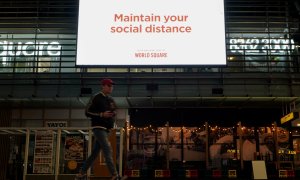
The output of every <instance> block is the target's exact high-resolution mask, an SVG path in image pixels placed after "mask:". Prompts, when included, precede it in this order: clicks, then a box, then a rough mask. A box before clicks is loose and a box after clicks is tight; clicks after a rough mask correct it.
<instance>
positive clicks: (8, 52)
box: [0, 41, 61, 64]
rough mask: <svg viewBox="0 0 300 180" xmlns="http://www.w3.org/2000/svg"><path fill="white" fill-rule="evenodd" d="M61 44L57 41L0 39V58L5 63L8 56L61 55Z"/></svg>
mask: <svg viewBox="0 0 300 180" xmlns="http://www.w3.org/2000/svg"><path fill="white" fill-rule="evenodd" d="M60 54H61V45H60V44H59V42H57V41H52V42H47V41H44V42H34V41H28V42H17V43H16V42H12V41H0V58H1V57H2V63H4V64H5V62H6V59H7V57H17V56H34V55H36V56H60Z"/></svg>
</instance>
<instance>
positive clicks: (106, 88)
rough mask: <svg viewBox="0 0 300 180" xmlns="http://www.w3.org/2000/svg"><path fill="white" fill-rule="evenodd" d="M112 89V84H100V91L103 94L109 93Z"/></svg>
mask: <svg viewBox="0 0 300 180" xmlns="http://www.w3.org/2000/svg"><path fill="white" fill-rule="evenodd" d="M112 91H113V85H112V84H105V85H102V92H103V93H105V94H111V93H112Z"/></svg>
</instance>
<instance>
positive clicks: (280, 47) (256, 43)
mask: <svg viewBox="0 0 300 180" xmlns="http://www.w3.org/2000/svg"><path fill="white" fill-rule="evenodd" d="M229 43H230V46H229V49H230V51H231V52H232V53H244V52H246V53H267V51H269V52H271V53H280V54H284V53H286V52H287V51H286V50H293V49H294V48H295V45H294V40H293V39H257V38H248V39H243V38H239V39H230V40H229Z"/></svg>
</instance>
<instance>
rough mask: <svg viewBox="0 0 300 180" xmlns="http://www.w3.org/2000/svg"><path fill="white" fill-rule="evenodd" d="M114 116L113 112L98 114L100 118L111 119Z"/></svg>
mask: <svg viewBox="0 0 300 180" xmlns="http://www.w3.org/2000/svg"><path fill="white" fill-rule="evenodd" d="M115 115H116V112H115V111H105V112H103V113H100V117H104V118H111V117H114V116H115Z"/></svg>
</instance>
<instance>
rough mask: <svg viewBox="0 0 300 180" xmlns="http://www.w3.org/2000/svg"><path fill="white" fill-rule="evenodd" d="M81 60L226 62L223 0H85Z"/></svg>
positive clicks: (107, 63)
mask: <svg viewBox="0 0 300 180" xmlns="http://www.w3.org/2000/svg"><path fill="white" fill-rule="evenodd" d="M76 59H77V60H76V64H77V65H100V66H120V65H121V66H124V65H125V66H148V65H150V66H165V65H175V66H176V65H225V64H226V43H225V22H224V2H223V0H209V1H199V0H80V2H79V22H78V39H77V58H76Z"/></svg>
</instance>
